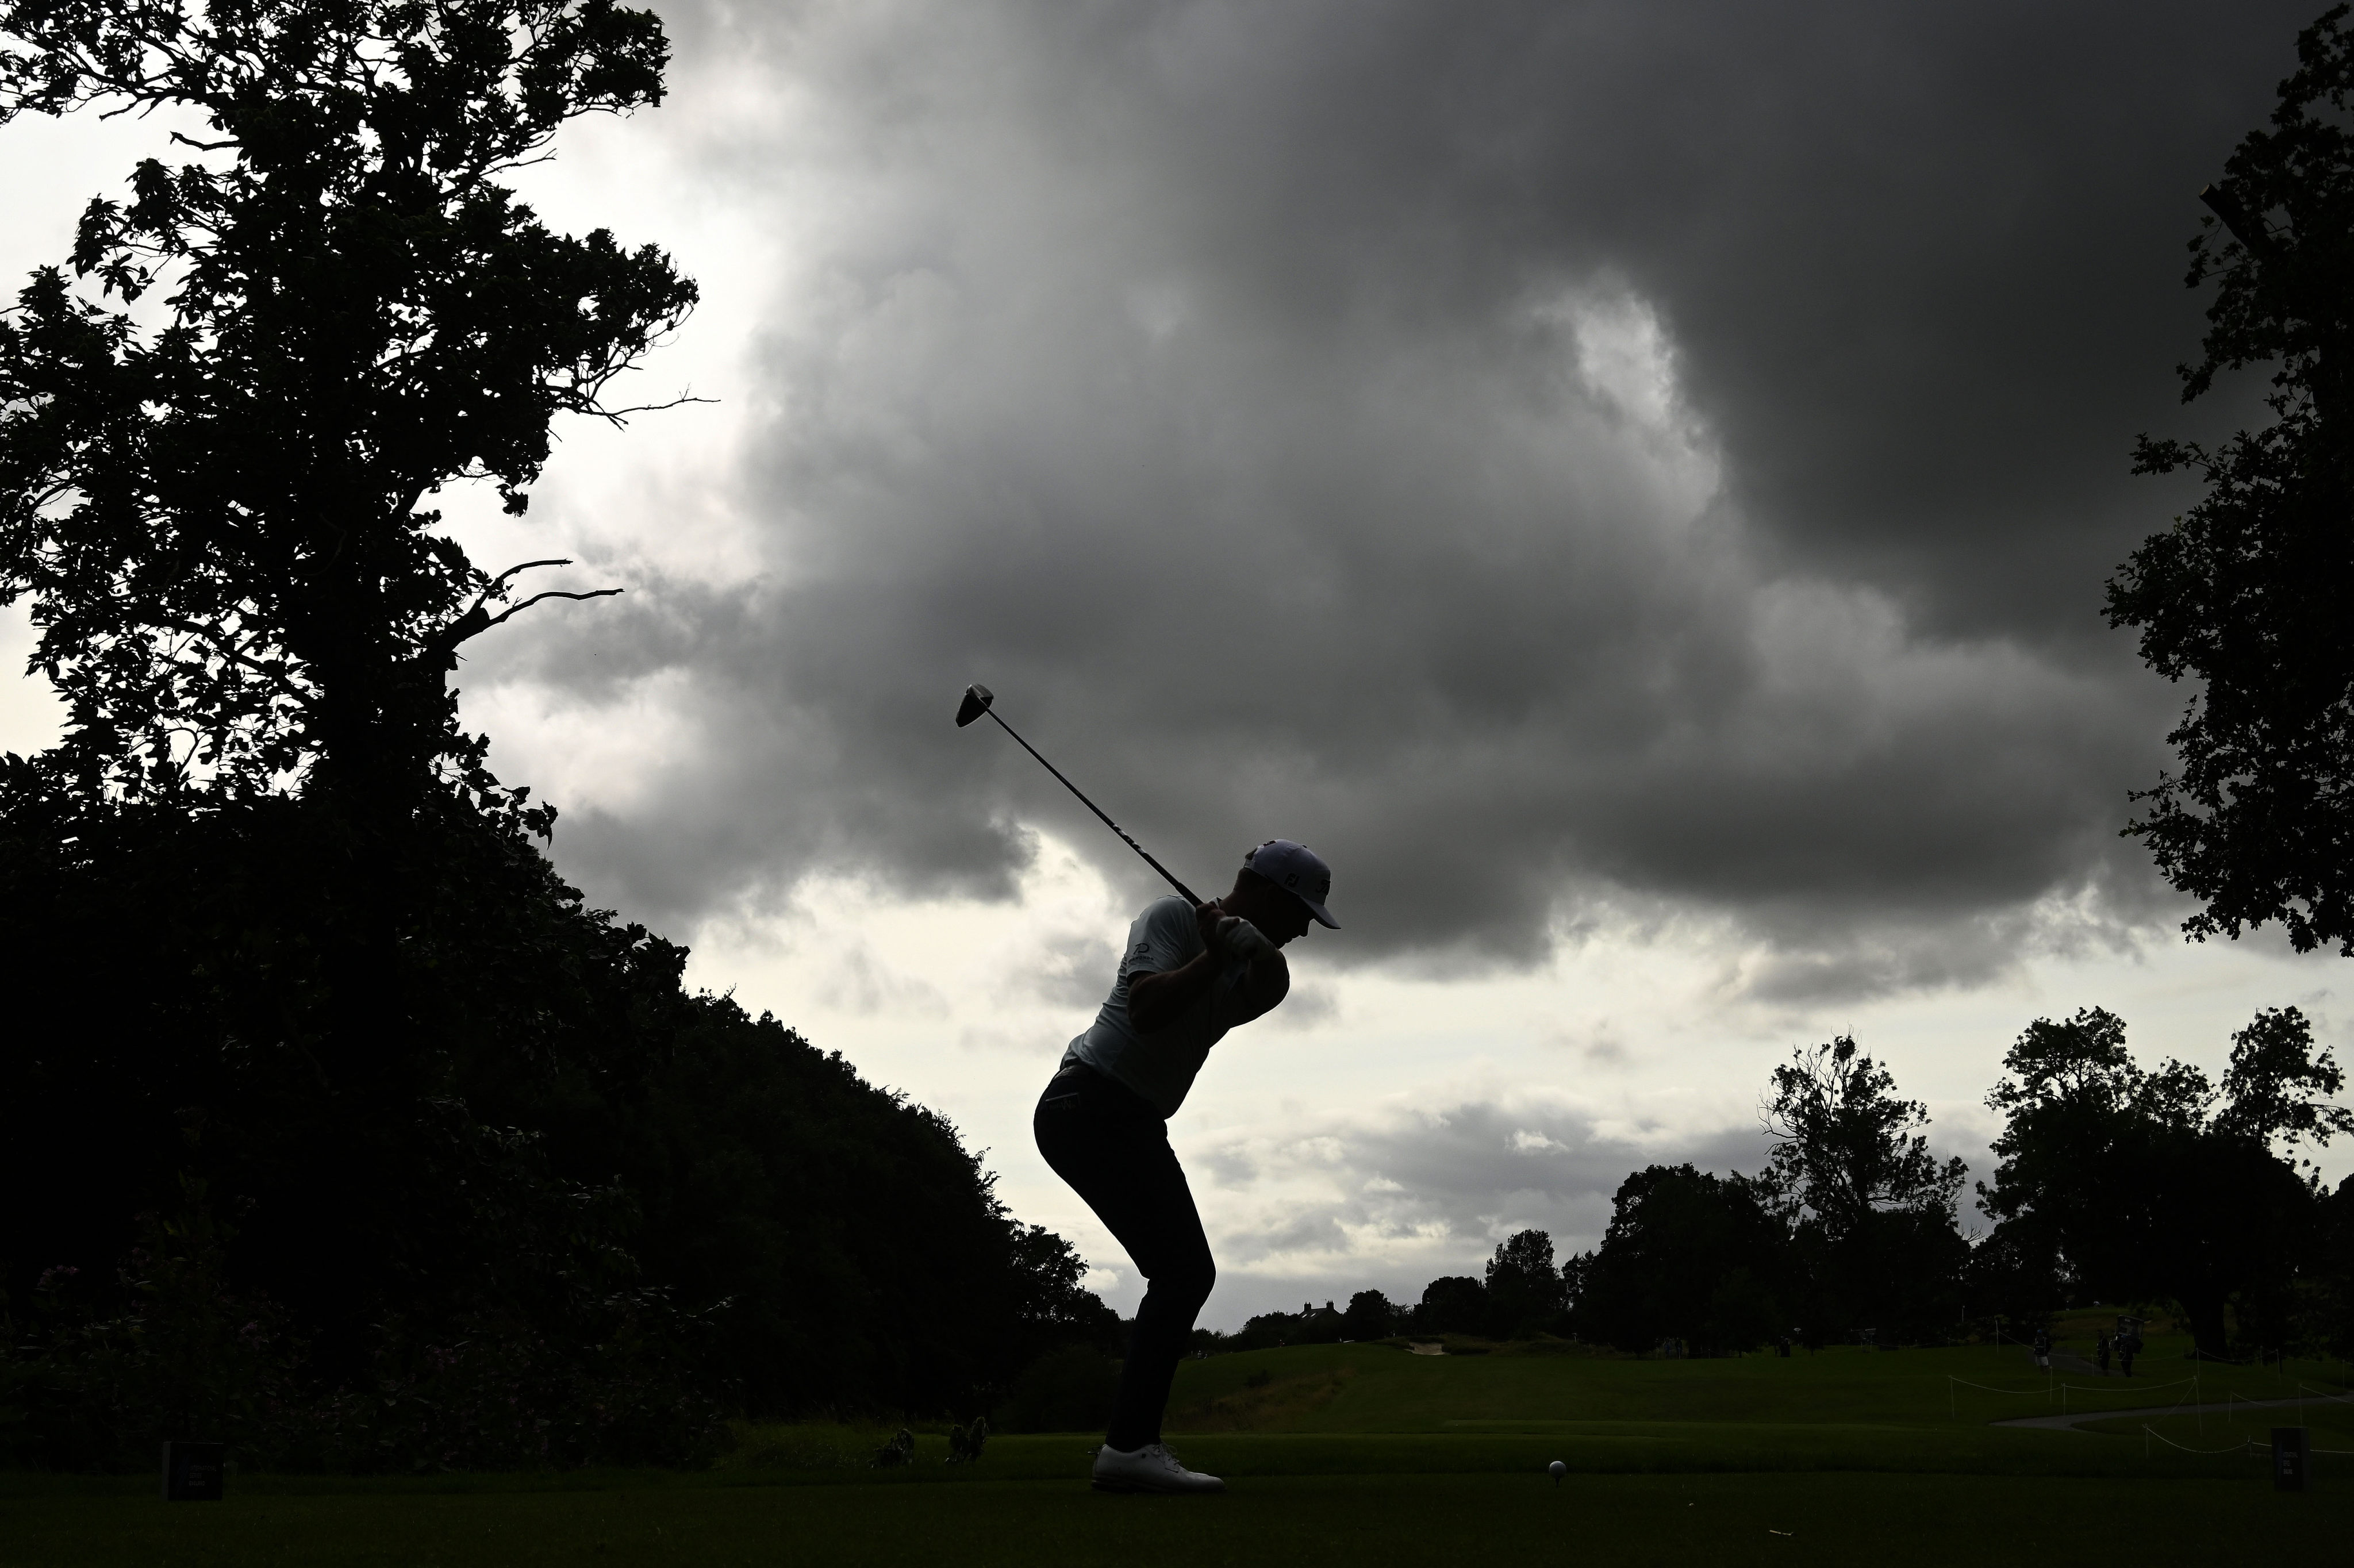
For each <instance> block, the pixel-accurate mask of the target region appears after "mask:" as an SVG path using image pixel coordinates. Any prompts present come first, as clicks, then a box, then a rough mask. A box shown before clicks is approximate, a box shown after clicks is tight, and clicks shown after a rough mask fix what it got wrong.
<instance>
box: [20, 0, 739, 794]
mask: <svg viewBox="0 0 2354 1568" xmlns="http://www.w3.org/2000/svg"><path fill="white" fill-rule="evenodd" d="M0 37H5V39H6V48H5V52H0V123H5V122H7V121H9V120H13V119H15V118H16V117H17V116H19V115H22V114H26V113H42V114H60V113H64V112H68V111H74V110H78V109H87V108H97V109H101V110H103V111H108V112H118V113H119V112H125V111H129V112H136V113H142V114H145V113H149V112H152V111H164V112H165V113H166V115H167V116H180V117H185V116H187V115H194V116H196V117H197V118H198V119H200V120H201V122H202V125H203V127H204V131H203V132H202V133H200V134H196V135H190V134H186V133H183V132H174V133H173V136H172V140H173V142H174V143H175V147H176V149H177V151H178V154H179V155H178V156H177V157H176V158H175V159H173V160H170V161H166V160H164V159H160V158H149V159H146V160H144V161H143V162H141V163H140V164H139V165H138V166H137V167H136V168H135V169H134V170H133V171H132V174H131V178H130V182H129V185H130V193H129V199H128V200H127V201H118V200H115V199H113V198H111V197H103V196H101V197H98V198H95V199H93V200H92V201H91V202H90V206H89V207H88V209H87V210H86V211H85V212H84V213H83V215H82V218H81V222H80V228H79V229H78V231H77V234H76V237H75V241H74V246H73V253H72V257H71V262H70V268H71V272H72V274H73V279H72V281H69V278H68V276H67V274H66V270H63V269H60V268H57V267H46V268H43V269H41V270H39V271H37V272H36V273H35V274H34V276H33V279H32V281H31V282H30V283H29V284H28V285H27V287H26V288H25V290H24V291H23V292H22V293H21V294H20V295H19V297H18V303H17V307H16V310H15V311H13V312H11V313H8V314H7V315H6V317H5V320H0V602H5V601H7V600H13V599H16V598H17V597H19V596H20V595H27V594H29V595H30V596H31V598H32V599H33V618H34V622H35V624H36V625H37V627H38V628H39V629H40V641H39V645H38V649H37V652H36V654H35V662H37V665H38V666H39V668H40V669H41V670H42V671H43V672H45V673H47V674H48V677H49V679H50V680H51V681H52V682H54V683H56V685H57V687H58V690H59V692H60V693H61V694H63V695H64V697H65V699H66V703H67V705H68V715H69V717H68V722H67V727H66V736H65V741H64V744H63V745H62V746H61V747H59V748H58V750H57V751H56V752H55V753H53V754H52V755H51V757H50V758H48V763H49V765H50V766H52V767H54V768H58V769H60V770H62V771H64V772H67V773H69V774H70V775H71V776H73V777H74V778H75V779H77V780H78V781H79V782H80V785H81V786H82V788H83V789H85V790H103V791H105V792H107V793H110V794H112V795H115V796H119V797H122V798H130V799H143V798H154V797H160V796H168V795H170V794H172V793H174V792H175V791H181V790H186V789H194V788H202V787H210V788H215V789H228V790H242V791H255V790H264V789H273V788H283V787H286V786H287V785H289V784H290V783H291V784H294V785H302V784H305V783H308V784H312V785H323V786H325V787H328V788H330V789H334V790H336V791H338V792H340V793H342V794H344V795H345V796H346V797H348V798H349V799H350V800H352V802H354V803H355V805H359V806H360V808H361V809H362V810H364V811H366V812H368V813H370V814H375V815H379V816H380V815H383V814H387V813H391V814H398V813H400V812H402V811H405V810H409V809H411V807H412V806H413V804H414V799H415V797H416V795H417V793H418V792H419V789H421V788H423V787H424V785H425V783H426V782H427V780H428V779H429V776H431V775H432V774H433V773H434V771H435V770H436V769H437V768H439V769H440V770H441V771H442V772H443V773H444V774H453V775H454V778H455V779H457V780H459V781H462V782H464V783H468V784H471V785H472V787H473V788H474V789H477V790H482V789H487V788H488V787H489V780H488V777H487V775H485V774H483V773H482V769H481V757H482V747H481V746H480V745H479V744H476V743H470V742H468V741H467V740H466V739H465V738H464V737H463V736H461V734H460V732H459V729H458V726H457V713H456V707H455V700H454V695H453V694H451V692H449V691H448V689H447V682H446V676H447V674H448V673H449V672H450V671H451V669H452V668H453V667H454V663H455V659H456V653H457V650H458V648H459V646H460V645H461V644H462V643H463V642H464V641H467V640H468V639H470V638H472V637H474V636H477V635H479V634H481V633H482V631H484V630H488V629H489V628H490V627H492V626H493V625H495V624H497V623H498V622H499V621H501V620H504V619H505V618H506V617H507V616H509V615H512V614H513V613H514V611H515V610H516V609H521V608H522V605H521V604H513V603H510V602H509V600H510V599H511V596H512V595H513V594H514V592H515V591H516V583H517V578H518V577H519V576H520V574H522V573H523V572H524V571H525V570H526V569H527V568H528V567H530V566H535V565H542V566H544V565H549V564H553V563H549V562H534V563H524V564H522V565H518V566H514V567H508V568H505V569H504V570H501V571H498V572H496V573H492V572H488V571H485V570H484V569H483V568H482V567H479V566H477V565H475V564H474V563H473V562H472V561H471V560H470V559H469V558H468V556H467V555H466V553H465V551H464V549H463V548H462V547H461V545H460V544H459V543H458V542H457V541H456V540H455V539H454V538H452V537H451V535H449V534H448V533H446V532H443V531H440V529H439V527H438V525H439V524H440V521H441V518H440V513H439V512H438V511H437V510H436V509H435V508H434V507H433V506H432V504H431V502H432V499H433V498H434V497H435V496H436V495H438V494H439V493H440V492H441V491H442V489H443V487H444V486H446V485H449V484H451V483H453V482H460V481H465V480H473V479H479V480H482V481H486V482H491V483H493V484H495V485H496V486H497V487H498V489H499V492H500V493H501V494H502V495H503V496H504V498H505V504H506V507H507V510H508V511H510V512H513V513H520V512H522V511H523V510H524V508H525V505H526V503H527V500H528V490H529V487H530V486H531V485H532V483H533V482H535V480H536V479H537V478H538V477H539V474H540V471H541V469H542V467H543V465H544V464H545V463H546V459H547V455H548V450H549V446H548V443H549V427H550V421H551V419H552V418H554V416H556V415H557V414H559V413H572V414H584V415H590V416H595V417H599V418H609V419H611V418H620V416H621V414H622V413H623V412H625V411H626V410H624V409H622V408H616V407H614V406H613V405H612V404H610V402H609V401H608V399H607V390H608V387H610V383H611V382H612V380H613V379H614V377H615V376H619V375H620V374H621V373H622V372H623V371H625V370H626V369H628V368H629V367H630V366H631V365H633V364H634V363H635V362H636V361H637V360H638V358H639V357H640V356H641V355H642V354H643V353H644V351H645V350H646V348H647V347H648V345H649V344H652V342H653V341H654V340H655V339H656V338H657V337H659V336H660V335H661V334H663V332H665V331H666V330H668V329H669V328H671V327H673V326H674V325H675V324H676V323H678V322H679V321H680V320H681V319H682V317H683V316H684V313H686V311H687V310H688V309H689V308H690V307H691V306H692V304H693V303H694V302H695V285H694V284H693V283H692V282H691V281H688V280H686V279H684V278H682V277H680V276H679V275H678V273H677V272H676V270H674V269H673V266H672V265H671V262H670V260H669V259H668V258H667V257H666V256H664V255H663V253H662V252H661V251H660V250H658V249H655V248H653V247H652V246H645V247H641V248H639V249H635V250H631V249H625V248H624V247H623V246H622V245H621V244H620V242H619V241H617V240H616V239H615V238H614V237H613V236H612V235H611V234H610V232H608V231H607V230H604V229H599V230H596V231H595V232H593V233H590V234H588V235H587V236H585V237H580V238H574V237H571V236H567V235H562V234H557V233H554V232H551V231H550V230H549V229H548V228H546V226H545V225H544V224H542V223H541V222H540V221H539V219H538V218H537V217H536V216H535V214H534V213H533V212H532V210H531V209H530V208H529V207H526V206H525V205H524V204H522V203H521V202H519V201H518V200H517V199H516V198H515V196H514V193H513V192H512V191H511V190H510V189H509V188H507V186H506V185H504V184H503V183H502V181H503V177H504V176H506V175H511V174H512V173H513V172H514V171H515V170H516V169H518V168H520V167H522V166H523V165H524V164H527V163H530V162H532V161H534V160H535V159H538V158H541V157H544V156H545V155H546V154H547V150H548V148H549V144H550V143H551V140H552V138H553V137H554V136H555V134H556V132H557V130H558V129H559V128H560V127H561V126H563V125H564V124H565V122H567V121H570V120H573V119H575V118H578V117H579V116H581V115H585V114H593V113H624V112H627V111H631V110H633V109H636V108H639V107H642V106H647V105H652V104H655V103H658V102H660V101H661V99H662V95H663V64H664V61H665V59H666V58H667V52H668V50H667V45H666V43H665V41H664V39H663V33H662V28H661V26H660V25H659V24H658V23H657V22H656V21H655V19H654V18H653V16H652V15H651V14H650V13H647V12H642V11H633V10H630V9H627V8H624V7H622V6H620V5H615V4H613V3H612V0H437V3H434V4H422V3H419V0H233V3H229V4H219V3H215V4H210V5H204V6H201V7H197V6H192V5H188V4H186V3H185V0H12V3H10V4H8V5H5V6H0ZM92 291H94V293H93V292H92ZM158 291H160V297H161V310H160V313H159V312H156V311H154V310H148V311H138V310H134V309H133V306H134V304H135V303H136V302H140V301H142V300H143V299H144V298H145V297H146V296H148V295H150V294H151V293H154V292H158ZM564 597H572V598H578V597H582V596H580V595H578V594H572V595H566V596H564ZM524 602H525V603H528V602H530V601H529V600H525V601H524ZM363 803H364V804H363ZM537 825H540V826H543V827H544V826H545V820H544V819H541V820H540V821H538V824H537Z"/></svg>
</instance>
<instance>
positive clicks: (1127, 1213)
mask: <svg viewBox="0 0 2354 1568" xmlns="http://www.w3.org/2000/svg"><path fill="white" fill-rule="evenodd" d="M1058 1087H1060V1086H1059V1085H1058V1086H1055V1087H1050V1088H1049V1089H1048V1091H1047V1097H1046V1098H1045V1099H1043V1100H1042V1101H1041V1102H1040V1103H1039V1107H1038V1113H1037V1115H1036V1116H1035V1117H1034V1118H1033V1121H1032V1128H1033V1131H1034V1134H1035V1136H1036V1138H1037V1140H1038V1151H1039V1152H1040V1153H1041V1154H1043V1155H1044V1156H1045V1159H1046V1163H1047V1164H1048V1165H1050V1166H1052V1167H1053V1168H1054V1171H1055V1174H1056V1175H1058V1176H1060V1177H1061V1178H1062V1179H1063V1180H1064V1181H1067V1182H1069V1183H1070V1185H1071V1189H1072V1190H1073V1191H1074V1192H1077V1193H1078V1195H1079V1196H1080V1197H1081V1198H1082V1199H1083V1200H1085V1201H1086V1202H1087V1207H1089V1208H1090V1209H1093V1210H1094V1211H1095V1213H1096V1217H1097V1219H1100V1220H1101V1221H1103V1223H1104V1225H1105V1228H1107V1229H1108V1230H1109V1231H1110V1232H1111V1234H1112V1235H1113V1236H1114V1237H1115V1238H1117V1239H1118V1241H1119V1245H1120V1246H1121V1247H1122V1248H1123V1249H1125V1250H1126V1251H1127V1253H1128V1255H1129V1258H1130V1259H1131V1260H1132V1261H1133V1262H1134V1263H1135V1264H1136V1266H1137V1269H1138V1271H1139V1272H1140V1273H1141V1274H1142V1275H1143V1276H1144V1277H1145V1279H1146V1281H1147V1282H1148V1288H1147V1289H1146V1291H1145V1294H1144V1300H1143V1303H1142V1304H1141V1305H1140V1306H1139V1307H1138V1308H1137V1313H1136V1326H1135V1330H1134V1331H1133V1333H1132V1335H1131V1336H1130V1340H1129V1353H1128V1359H1127V1361H1126V1363H1125V1364H1124V1365H1123V1366H1122V1367H1121V1369H1120V1381H1119V1393H1118V1395H1117V1396H1116V1397H1115V1399H1114V1402H1113V1406H1112V1421H1111V1427H1110V1430H1109V1431H1108V1432H1107V1433H1106V1434H1105V1439H1104V1440H1105V1441H1106V1442H1107V1443H1108V1444H1109V1445H1110V1446H1113V1447H1115V1448H1119V1449H1121V1450H1123V1451H1133V1450H1134V1449H1137V1448H1140V1447H1142V1446H1144V1445H1146V1444H1147V1443H1152V1442H1157V1441H1158V1440H1159V1438H1160V1436H1161V1410H1162V1407H1163V1406H1165V1405H1166V1404H1168V1402H1169V1384H1170V1381H1171V1380H1172V1378H1173V1377H1175V1375H1176V1372H1177V1362H1178V1361H1179V1360H1180V1359H1181V1358H1182V1356H1183V1354H1184V1351H1185V1343H1186V1340H1188V1339H1189V1338H1190V1337H1191V1336H1192V1333H1193V1319H1194V1318H1195V1316H1196V1315H1198V1314H1199V1313H1200V1311H1201V1309H1202V1303H1203V1302H1204V1301H1205V1300H1207V1299H1208V1298H1209V1295H1210V1287H1211V1286H1212V1285H1213V1284H1214V1283H1215V1281H1216V1279H1217V1270H1216V1268H1215V1266H1214V1265H1213V1264H1212V1263H1211V1261H1210V1244H1209V1239H1208V1238H1207V1237H1206V1236H1204V1234H1202V1220H1201V1216H1200V1215H1199V1214H1198V1213H1196V1212H1195V1211H1194V1208H1193V1192H1192V1190H1191V1189H1190V1188H1188V1187H1187V1186H1186V1184H1185V1173H1184V1171H1182V1170H1181V1169H1180V1168H1179V1167H1178V1164H1177V1156H1176V1153H1175V1151H1173V1150H1171V1149H1170V1147H1169V1139H1168V1136H1167V1133H1166V1131H1165V1129H1164V1128H1163V1127H1162V1125H1161V1123H1160V1122H1159V1121H1157V1120H1148V1119H1142V1118H1134V1117H1130V1116H1123V1115H1119V1114H1117V1112H1116V1111H1115V1110H1113V1109H1111V1108H1108V1107H1107V1106H1106V1105H1105V1104H1104V1097H1102V1096H1100V1095H1097V1094H1087V1095H1078V1094H1069V1093H1058V1092H1057V1088H1058Z"/></svg>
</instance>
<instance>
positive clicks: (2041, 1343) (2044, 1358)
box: [2035, 1328, 2052, 1372]
mask: <svg viewBox="0 0 2354 1568" xmlns="http://www.w3.org/2000/svg"><path fill="white" fill-rule="evenodd" d="M2035 1365H2036V1370H2037V1371H2039V1372H2050V1371H2051V1370H2052V1330H2050V1329H2048V1328H2045V1329H2038V1330H2035Z"/></svg>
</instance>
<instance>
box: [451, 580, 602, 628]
mask: <svg viewBox="0 0 2354 1568" xmlns="http://www.w3.org/2000/svg"><path fill="white" fill-rule="evenodd" d="M620 591H621V590H620V588H591V589H589V590H588V592H587V593H566V592H565V591H564V590H563V589H562V588H550V589H548V590H547V591H546V593H535V594H534V595H532V596H531V597H530V598H529V599H525V600H524V601H523V602H522V603H521V604H519V605H516V606H514V608H513V609H503V610H501V611H500V612H499V613H498V614H496V615H494V616H493V617H491V619H490V620H487V621H485V622H483V623H482V627H481V629H480V630H482V631H488V630H490V629H491V628H492V627H493V626H496V625H497V624H498V623H499V622H501V621H502V620H506V619H508V618H509V617H510V616H516V615H521V614H522V613H523V612H524V611H525V610H526V609H530V608H531V607H532V606H533V605H535V604H537V603H538V602H539V601H540V600H541V599H611V598H613V597H614V596H616V595H617V594H619V593H620ZM467 635H468V636H470V637H471V636H473V635H474V633H473V632H469V633H467Z"/></svg>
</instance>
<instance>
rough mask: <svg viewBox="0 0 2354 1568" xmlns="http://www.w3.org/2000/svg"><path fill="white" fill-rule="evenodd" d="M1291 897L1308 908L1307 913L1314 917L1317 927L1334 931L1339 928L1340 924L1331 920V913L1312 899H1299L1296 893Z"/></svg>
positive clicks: (1299, 896)
mask: <svg viewBox="0 0 2354 1568" xmlns="http://www.w3.org/2000/svg"><path fill="white" fill-rule="evenodd" d="M1292 896H1293V897H1294V898H1298V899H1299V902H1301V903H1302V904H1305V905H1307V906H1308V912H1309V913H1310V915H1313V916H1316V923H1317V924H1318V925H1319V926H1323V927H1330V928H1331V929H1332V930H1335V931H1337V930H1339V929H1340V928H1341V922H1339V921H1338V920H1335V919H1333V918H1332V911H1331V910H1330V909H1327V908H1325V907H1324V906H1322V905H1321V904H1319V903H1317V902H1316V900H1314V899H1313V898H1306V897H1301V895H1299V894H1297V893H1294V894H1292Z"/></svg>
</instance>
